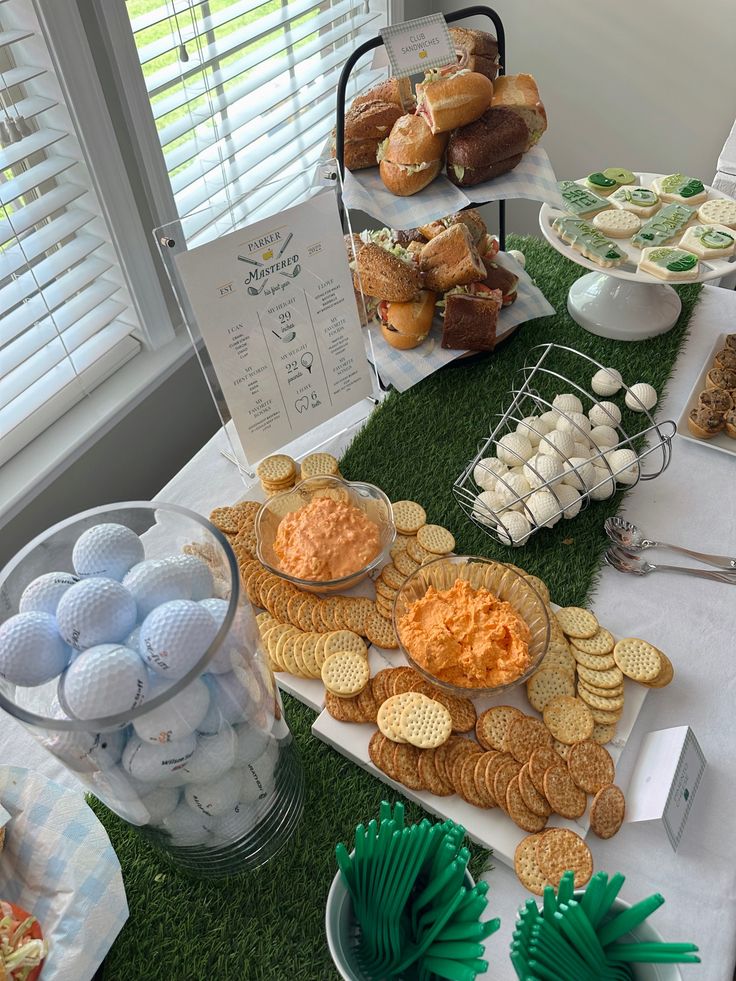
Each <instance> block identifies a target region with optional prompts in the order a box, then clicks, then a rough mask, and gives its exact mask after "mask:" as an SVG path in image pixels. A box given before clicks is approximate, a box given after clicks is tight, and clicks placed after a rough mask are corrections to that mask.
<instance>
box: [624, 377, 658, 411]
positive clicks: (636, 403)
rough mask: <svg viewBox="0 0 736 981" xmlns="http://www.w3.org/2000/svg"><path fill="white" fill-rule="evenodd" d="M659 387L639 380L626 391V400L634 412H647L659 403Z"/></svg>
mask: <svg viewBox="0 0 736 981" xmlns="http://www.w3.org/2000/svg"><path fill="white" fill-rule="evenodd" d="M657 398H658V396H657V389H656V388H654V387H653V386H652V385H647V383H646V382H637V383H636V385H632V386H631V388H630V389H629V390H628V392H627V393H626V398H625V399H624V402H626V404H627V405H628V407H629V408H630V409H632V410H633V411H634V412H647V411H648V410H649V409H653V408H654V406H655V405H656V404H657Z"/></svg>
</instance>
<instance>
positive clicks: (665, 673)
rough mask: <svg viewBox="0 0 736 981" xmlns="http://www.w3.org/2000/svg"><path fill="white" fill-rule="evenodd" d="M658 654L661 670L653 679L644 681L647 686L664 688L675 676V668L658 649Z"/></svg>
mask: <svg viewBox="0 0 736 981" xmlns="http://www.w3.org/2000/svg"><path fill="white" fill-rule="evenodd" d="M657 650H659V648H657ZM659 656H660V658H661V659H662V670H661V671H660V672H659V674H658V675H657V677H656V678H655V679H654V681H646V682H644V684H645V685H646V686H647V688H665V687H666V686H667V685H669V683H670V682H671V681H672V679H673V678H674V677H675V669H674V666H673V664H672V661H670V659H669V658H668V657H667V655H666V654H665V653H664V652H663V651H659Z"/></svg>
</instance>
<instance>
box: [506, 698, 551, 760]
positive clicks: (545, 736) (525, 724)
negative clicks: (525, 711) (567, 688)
mask: <svg viewBox="0 0 736 981" xmlns="http://www.w3.org/2000/svg"><path fill="white" fill-rule="evenodd" d="M558 697H559V696H558ZM563 697H564V696H563ZM539 746H548V747H551V746H552V736H551V735H550V733H549V730H548V729H547V727H546V726H545V725H544V723H543V722H540V720H539V719H532V718H531V717H530V716H522V717H521V718H520V719H515V720H514V721H513V722H512V723H511V725H510V726H509V731H508V733H507V734H506V744H505V748H506V751H507V752H509V753H511V755H512V756H513V757H514V759H515V760H517V762H519V763H526V762H527V760H528V759H529V757H530V756H531V755H532V753H533V752H534V750H535V749H537V748H538V747H539Z"/></svg>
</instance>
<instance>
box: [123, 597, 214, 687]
mask: <svg viewBox="0 0 736 981" xmlns="http://www.w3.org/2000/svg"><path fill="white" fill-rule="evenodd" d="M216 633H217V624H216V623H215V621H214V620H213V619H212V616H211V614H210V613H208V612H207V610H206V609H205V608H204V607H203V606H201V605H200V604H199V603H195V602H194V601H193V600H172V601H171V602H169V603H163V604H162V605H161V606H158V607H156V609H155V610H154V611H153V612H152V613H149V614H148V616H147V617H146V619H145V620H144V621H143V626H142V627H141V637H140V647H139V650H140V652H141V656H142V657H143V659H144V660H145V661H146V663H147V664H148V666H149V667H150V669H151V670H152V671H154V672H155V673H156V674H160V675H162V676H164V675H165V676H166V677H168V678H183V677H184V675H185V674H186V673H187V672H188V671H190V670H191V669H192V668H193V667H194V666H195V665H196V664H197V662H198V661H199V660H200V659H201V658H202V656H203V655H204V654H205V652H206V651H207V648H208V647H209V646H210V644H211V643H212V641H213V640H214V639H215V634H216Z"/></svg>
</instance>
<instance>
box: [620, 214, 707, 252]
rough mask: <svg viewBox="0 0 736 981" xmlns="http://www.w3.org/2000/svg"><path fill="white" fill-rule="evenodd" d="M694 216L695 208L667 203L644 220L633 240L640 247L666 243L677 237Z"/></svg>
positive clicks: (644, 247)
mask: <svg viewBox="0 0 736 981" xmlns="http://www.w3.org/2000/svg"><path fill="white" fill-rule="evenodd" d="M694 217H695V208H688V207H687V206H686V205H684V204H666V205H665V206H664V208H662V210H661V211H659V212H658V213H657V214H656V215H655V216H654V217H653V218H650V219H649V221H645V222H644V224H643V225H642V226H641V228H640V229H639V231H638V232H637V233H636V235H634V237H633V238H632V240H631V241H632V243H633V244H634V245H636V246H637V247H638V248H640V249H646V248H648V247H653V246H656V245H666V244H667V243H668V242H671V241H672V240H673V239H675V238H677V237H678V236H679V235H680V234H681V233H682V232H683V231H684V230H685V228H686V227H687V226H688V225H689V224H690V222H691V221H692V219H693V218H694Z"/></svg>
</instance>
